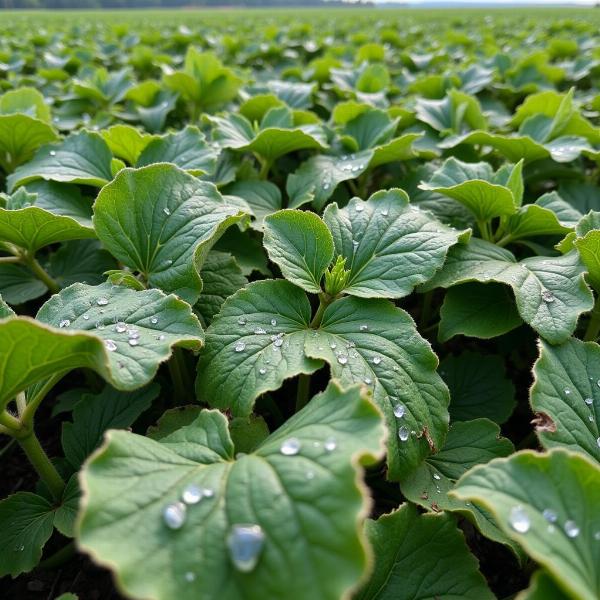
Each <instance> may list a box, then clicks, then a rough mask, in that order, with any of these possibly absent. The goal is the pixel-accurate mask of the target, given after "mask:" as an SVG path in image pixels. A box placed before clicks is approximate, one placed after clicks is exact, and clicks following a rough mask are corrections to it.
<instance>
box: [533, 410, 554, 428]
mask: <svg viewBox="0 0 600 600" xmlns="http://www.w3.org/2000/svg"><path fill="white" fill-rule="evenodd" d="M531 424H532V425H533V426H534V427H535V430H536V431H547V432H549V433H554V432H555V431H556V423H555V422H554V421H553V420H552V417H551V416H550V415H549V414H548V413H545V412H537V413H535V417H534V418H533V419H532V420H531Z"/></svg>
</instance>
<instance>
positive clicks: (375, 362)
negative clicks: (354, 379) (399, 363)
mask: <svg viewBox="0 0 600 600" xmlns="http://www.w3.org/2000/svg"><path fill="white" fill-rule="evenodd" d="M380 363H381V356H374V357H373V364H374V365H378V364H380Z"/></svg>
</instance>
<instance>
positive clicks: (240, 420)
mask: <svg viewBox="0 0 600 600" xmlns="http://www.w3.org/2000/svg"><path fill="white" fill-rule="evenodd" d="M229 434H230V435H231V439H232V441H233V445H234V447H235V449H236V450H237V451H238V452H245V453H246V454H248V453H249V452H253V451H254V450H256V448H257V447H258V446H259V445H260V444H261V443H262V442H263V441H264V440H265V439H266V438H267V437H269V427H268V425H267V423H266V421H265V420H264V419H263V418H262V417H257V416H255V415H250V416H249V417H235V418H234V419H232V420H231V421H230V422H229Z"/></svg>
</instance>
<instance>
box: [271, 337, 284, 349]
mask: <svg viewBox="0 0 600 600" xmlns="http://www.w3.org/2000/svg"><path fill="white" fill-rule="evenodd" d="M282 345H283V338H282V337H277V338H275V340H273V346H275V347H276V348H280V347H281V346H282Z"/></svg>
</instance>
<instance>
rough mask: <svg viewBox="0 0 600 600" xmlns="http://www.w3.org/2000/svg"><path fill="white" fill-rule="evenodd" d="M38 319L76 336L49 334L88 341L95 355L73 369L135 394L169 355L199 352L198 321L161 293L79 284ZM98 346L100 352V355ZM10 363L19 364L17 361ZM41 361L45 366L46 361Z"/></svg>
mask: <svg viewBox="0 0 600 600" xmlns="http://www.w3.org/2000/svg"><path fill="white" fill-rule="evenodd" d="M37 319H38V320H39V321H41V322H42V323H45V324H48V325H51V326H52V327H55V328H61V329H67V330H69V333H70V332H71V331H72V332H73V333H70V335H68V334H65V333H63V332H57V331H49V332H48V333H49V334H54V335H55V336H57V335H58V334H59V333H60V334H62V336H65V335H66V336H67V339H69V338H70V337H73V340H74V341H75V340H79V338H81V339H82V340H85V341H87V346H89V347H90V348H93V354H92V353H91V352H89V353H88V355H86V356H83V355H82V359H85V360H86V361H88V363H87V364H74V365H73V366H72V367H71V368H77V367H78V366H88V367H90V368H92V369H95V370H96V371H98V372H99V373H100V374H101V375H102V376H103V377H104V379H106V380H107V381H108V382H109V383H110V384H111V385H113V386H114V387H116V388H117V389H120V390H132V389H135V388H138V387H141V386H142V385H144V384H146V383H148V382H149V381H151V380H152V378H153V377H154V375H155V374H156V371H157V370H158V366H159V365H160V363H162V362H164V361H165V360H167V359H168V358H169V357H170V355H171V349H172V347H173V346H179V347H182V348H189V349H191V350H198V349H199V348H200V347H201V345H202V341H203V332H202V328H201V327H200V324H199V322H198V319H197V318H196V316H195V315H194V314H193V313H192V312H191V309H190V307H189V305H187V304H186V303H185V302H183V301H182V300H179V299H178V298H176V297H175V296H173V295H170V296H165V295H164V294H163V293H162V292H160V291H159V290H145V291H143V292H138V291H135V290H131V289H129V288H126V287H121V286H113V285H111V284H109V283H104V284H102V285H98V286H89V285H84V284H81V283H76V284H74V285H72V286H70V287H68V288H66V289H64V290H62V291H61V292H60V293H59V294H56V295H54V296H52V297H51V298H50V300H48V301H47V302H46V303H45V304H44V305H43V306H42V308H41V309H40V311H39V312H38V315H37ZM155 321H156V322H155ZM61 324H62V327H61ZM136 336H137V337H136ZM48 337H50V335H49V336H48ZM40 340H42V338H40ZM59 340H62V337H60V338H57V341H56V344H58V343H59ZM25 342H26V340H23V342H22V343H21V344H19V348H21V346H22V345H24V344H25ZM63 345H64V346H65V347H66V346H70V345H69V344H63ZM73 346H74V344H73ZM98 347H100V349H101V350H102V352H100V353H98ZM25 351H26V348H22V352H25ZM38 351H41V342H40V348H38ZM51 351H52V348H51V347H50V348H49V349H48V351H47V352H48V354H49V356H48V358H44V357H42V358H44V360H49V359H50V358H51V354H50V353H51ZM99 354H100V356H99ZM11 360H14V361H15V364H19V362H18V360H17V358H15V357H13V358H12V359H11ZM66 360H68V355H67V358H66ZM39 362H40V363H41V364H44V362H43V360H40V361H39ZM31 364H33V365H35V362H32V363H31ZM67 370H70V369H67ZM57 372H59V369H57ZM21 376H24V375H21ZM17 391H18V390H17ZM13 395H14V394H13Z"/></svg>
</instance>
